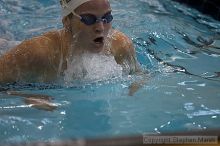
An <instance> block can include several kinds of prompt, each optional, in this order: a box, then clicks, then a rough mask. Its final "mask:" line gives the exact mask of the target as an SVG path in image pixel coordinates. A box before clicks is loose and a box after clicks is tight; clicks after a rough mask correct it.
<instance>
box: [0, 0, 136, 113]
mask: <svg viewBox="0 0 220 146" xmlns="http://www.w3.org/2000/svg"><path fill="white" fill-rule="evenodd" d="M110 11H111V7H110V4H109V2H108V1H107V0H91V1H89V2H86V3H84V4H82V5H81V6H79V7H78V8H77V9H76V10H75V13H76V14H78V15H81V14H93V15H95V16H96V17H102V16H103V15H105V14H106V13H108V12H110ZM63 24H64V28H63V29H61V30H55V31H50V32H48V33H45V34H43V35H41V36H38V37H34V38H32V39H29V40H25V41H23V42H22V43H21V44H20V45H18V46H16V47H15V48H13V49H11V50H10V51H8V52H7V53H6V54H4V55H2V56H1V57H0V83H12V82H46V83H53V82H56V81H57V80H59V79H60V77H62V76H63V73H64V71H65V70H66V69H67V61H68V60H70V59H71V58H72V57H74V56H75V55H80V54H82V53H85V52H90V53H103V54H106V55H113V56H114V58H115V61H116V62H117V63H118V64H120V65H122V66H125V62H126V63H128V65H129V67H130V71H129V73H130V74H132V73H135V72H136V71H139V65H138V63H137V61H136V54H135V49H134V47H133V44H132V41H131V40H130V39H129V38H128V37H127V36H126V35H125V34H123V33H122V32H119V31H118V30H113V29H112V24H111V23H103V22H97V23H95V24H93V25H89V26H88V25H85V24H84V23H82V22H81V21H80V19H79V18H78V17H76V16H73V17H72V18H70V17H64V18H63ZM97 39H98V41H97ZM107 44H108V45H107ZM103 65H104V64H103ZM135 87H137V86H135ZM138 88H139V87H138ZM134 91H135V92H136V89H135V90H134ZM130 94H133V93H130ZM20 96H22V94H21V95H20ZM31 99H33V100H31ZM41 101H42V99H41V100H40V101H39V99H37V100H36V98H29V99H28V101H27V102H26V103H31V104H34V103H36V105H38V104H39V103H41ZM43 101H45V102H48V100H43ZM42 104H44V103H42ZM46 104H47V103H46ZM37 107H40V105H38V106H37ZM52 109H53V107H52Z"/></svg>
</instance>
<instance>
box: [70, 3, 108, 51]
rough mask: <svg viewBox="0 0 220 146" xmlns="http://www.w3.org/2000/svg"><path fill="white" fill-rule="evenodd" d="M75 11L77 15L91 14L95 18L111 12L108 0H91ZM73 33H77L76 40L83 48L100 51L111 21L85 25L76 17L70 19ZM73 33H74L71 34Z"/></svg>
mask: <svg viewBox="0 0 220 146" xmlns="http://www.w3.org/2000/svg"><path fill="white" fill-rule="evenodd" d="M75 13H76V14H78V15H81V16H82V15H84V16H85V15H90V16H91V15H93V16H95V17H96V18H103V16H105V15H106V14H109V13H111V7H110V4H109V2H108V0H91V1H88V2H86V3H84V4H82V5H81V6H79V7H78V8H77V9H76V10H75ZM71 25H72V30H73V33H78V35H79V36H78V38H79V39H78V41H79V43H80V45H81V46H82V47H83V48H86V49H88V50H89V51H91V52H100V51H102V49H103V47H104V43H105V41H106V40H107V35H108V33H109V30H110V29H111V28H112V25H111V22H110V23H105V22H102V21H99V22H96V23H94V24H90V25H87V24H85V23H83V22H81V21H80V19H79V18H78V17H75V16H74V17H73V20H72V23H71ZM73 35H74V34H73Z"/></svg>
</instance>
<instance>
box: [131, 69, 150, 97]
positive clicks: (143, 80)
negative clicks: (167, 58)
mask: <svg viewBox="0 0 220 146" xmlns="http://www.w3.org/2000/svg"><path fill="white" fill-rule="evenodd" d="M137 75H138V76H140V77H141V79H139V80H137V81H135V82H133V83H132V84H131V85H130V86H129V88H128V89H129V92H128V95H129V96H133V95H134V94H135V93H136V92H137V91H138V90H139V89H140V88H142V87H143V86H144V84H145V83H146V82H147V80H148V79H149V75H148V73H144V72H138V73H137Z"/></svg>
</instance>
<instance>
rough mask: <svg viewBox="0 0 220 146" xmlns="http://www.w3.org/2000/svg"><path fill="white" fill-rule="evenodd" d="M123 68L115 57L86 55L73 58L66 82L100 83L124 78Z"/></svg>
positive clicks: (68, 68)
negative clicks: (77, 80)
mask: <svg viewBox="0 0 220 146" xmlns="http://www.w3.org/2000/svg"><path fill="white" fill-rule="evenodd" d="M122 70H123V69H122V67H121V66H120V65H118V64H117V63H116V61H115V59H114V57H113V56H106V55H104V54H92V53H85V54H83V55H81V56H75V57H73V59H72V61H69V62H68V64H67V70H66V71H65V76H64V81H65V82H71V81H73V80H75V79H80V80H84V81H100V80H107V79H111V78H117V77H122Z"/></svg>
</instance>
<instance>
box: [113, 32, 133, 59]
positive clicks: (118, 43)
mask: <svg viewBox="0 0 220 146" xmlns="http://www.w3.org/2000/svg"><path fill="white" fill-rule="evenodd" d="M111 37H112V49H111V51H112V53H113V55H114V56H115V57H116V59H117V58H118V60H119V62H120V60H122V59H123V58H125V57H126V56H129V55H134V54H135V50H134V47H133V43H132V41H131V39H130V38H129V37H128V36H126V35H125V34H124V33H122V32H120V31H118V30H112V35H111Z"/></svg>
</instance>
